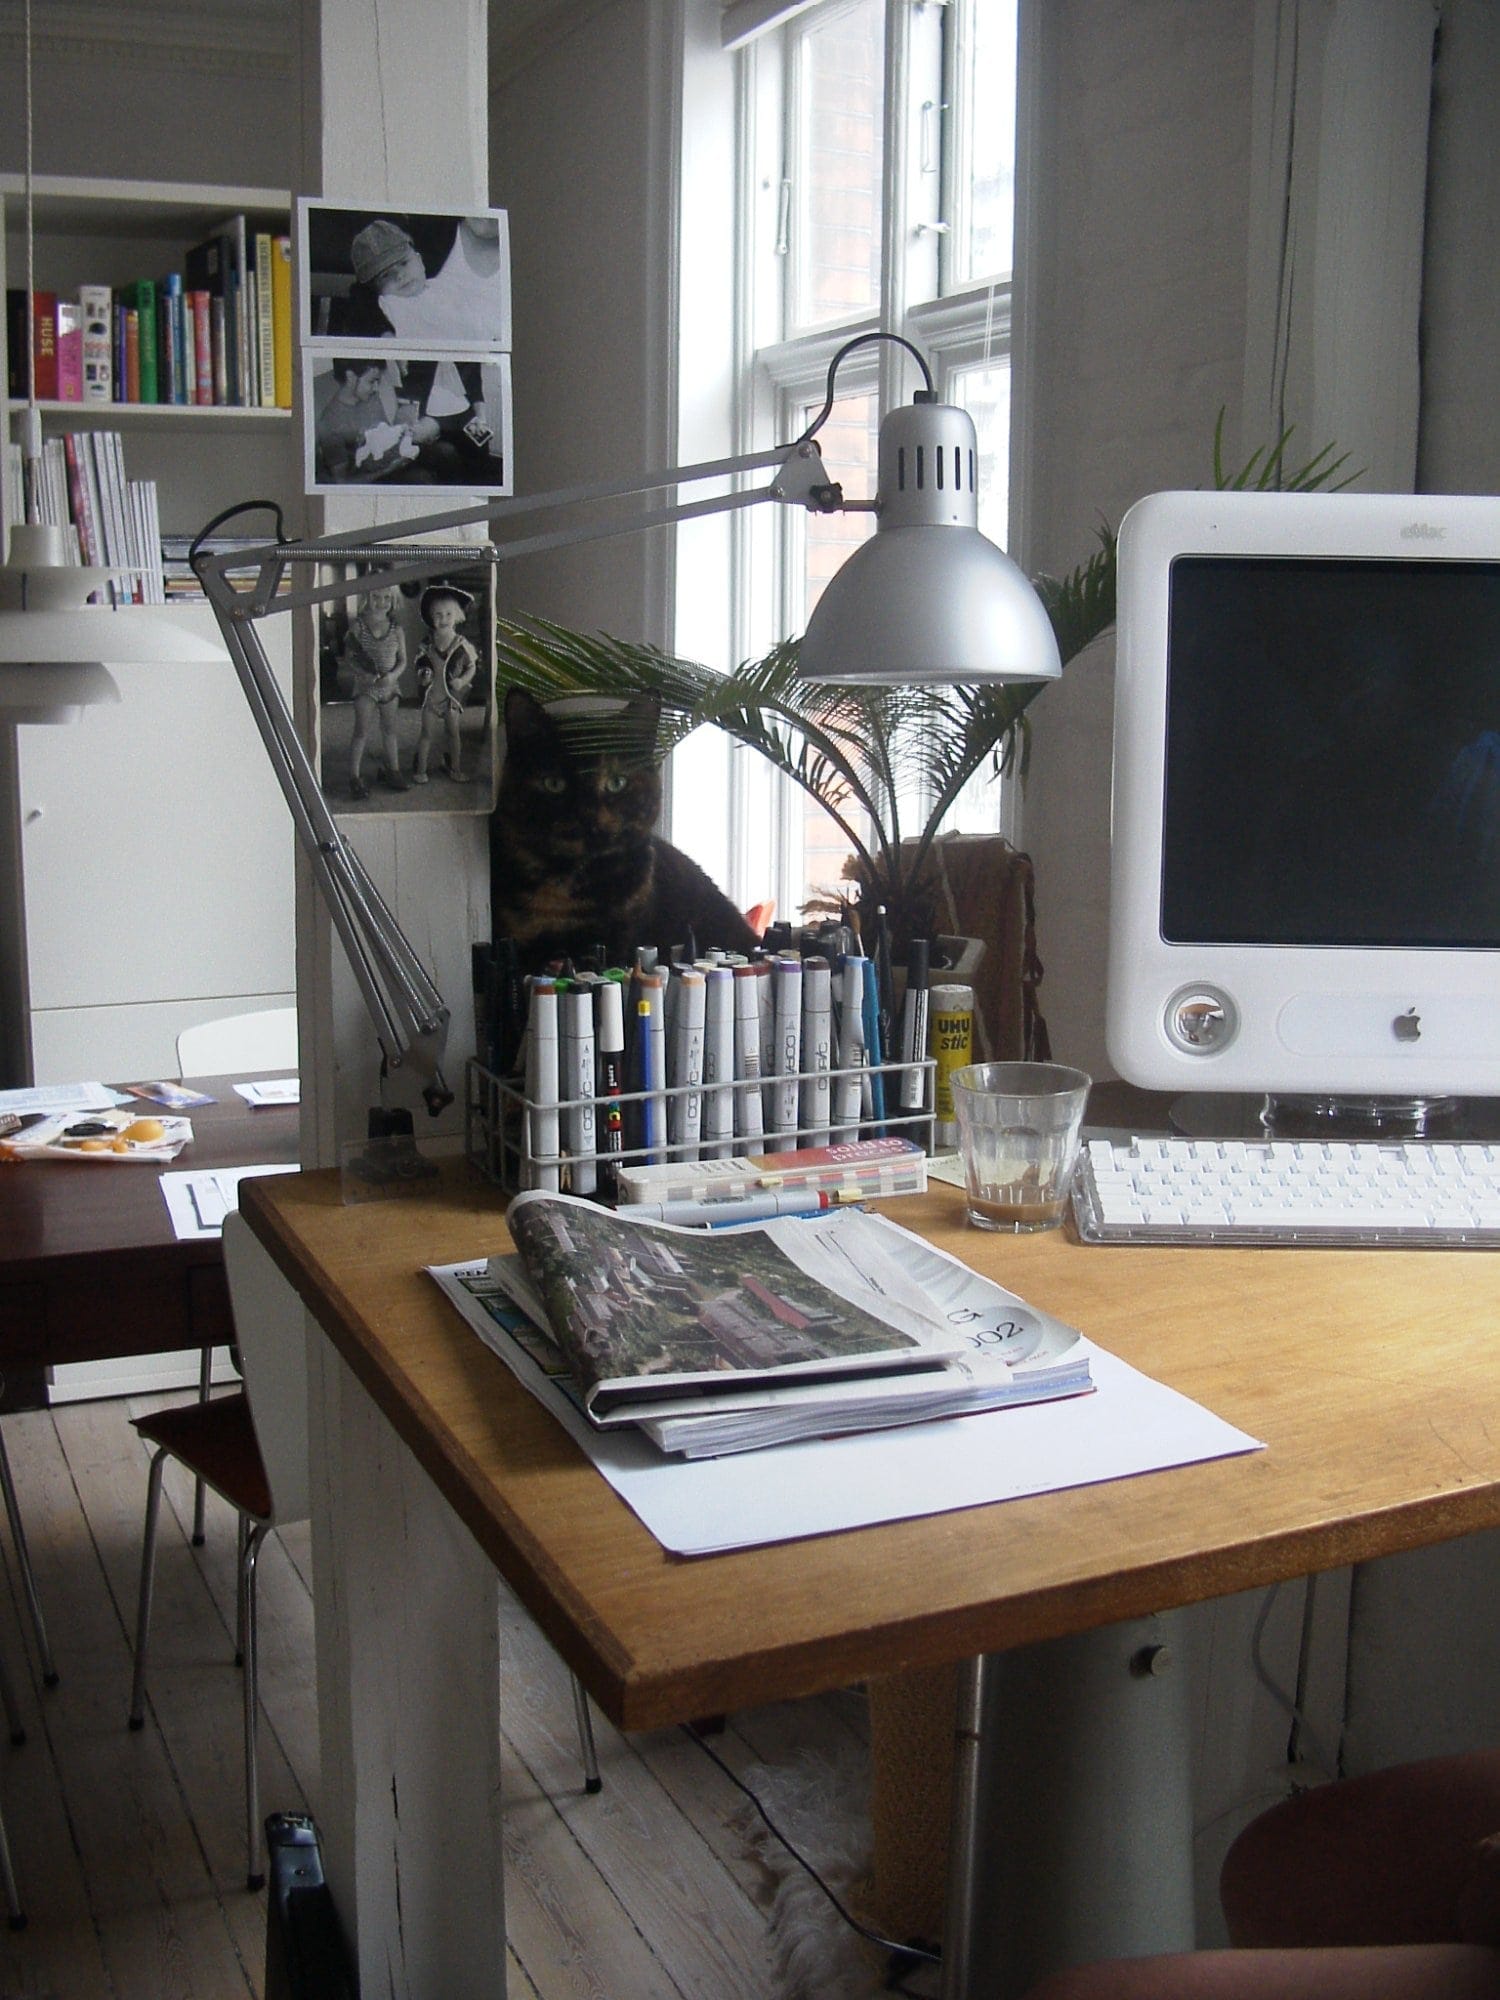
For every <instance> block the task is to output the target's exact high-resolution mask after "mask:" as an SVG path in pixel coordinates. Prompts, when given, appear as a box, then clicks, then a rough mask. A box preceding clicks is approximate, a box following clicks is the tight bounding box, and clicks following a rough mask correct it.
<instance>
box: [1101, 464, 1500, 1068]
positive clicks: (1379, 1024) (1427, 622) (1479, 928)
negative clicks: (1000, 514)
mask: <svg viewBox="0 0 1500 2000" xmlns="http://www.w3.org/2000/svg"><path fill="white" fill-rule="evenodd" d="M1117 659H1118V663H1117V669H1116V685H1115V746H1114V801H1113V828H1112V864H1111V867H1112V879H1111V901H1110V944H1109V996H1108V1030H1107V1032H1108V1043H1109V1050H1110V1055H1111V1057H1112V1059H1113V1061H1114V1063H1115V1065H1116V1066H1117V1068H1118V1069H1119V1071H1120V1073H1121V1075H1122V1076H1124V1077H1125V1078H1126V1079H1127V1080H1129V1081H1130V1082H1133V1083H1136V1084H1140V1085H1142V1086H1144V1087H1146V1088H1148V1089H1156V1090H1178V1091H1215V1092H1229V1093H1242V1092H1264V1093H1266V1094H1268V1095H1270V1096H1276V1097H1293V1098H1308V1099H1315V1100H1316V1099H1330V1098H1341V1099H1349V1098H1353V1099H1374V1100H1381V1099H1415V1100H1422V1099H1433V1098H1438V1097H1444V1096H1449V1095H1456V1096H1463V1097H1485V1096H1500V500H1497V499H1489V498H1451V497H1446V498H1445V497H1434V496H1430V495H1415V496H1410V495H1400V494H1307V493H1303V494H1283V493H1158V494H1153V495H1152V496H1151V497H1150V498H1148V499H1145V500H1142V501H1141V502H1140V503H1139V504H1138V505H1137V506H1135V507H1133V508H1132V509H1131V511H1130V513H1129V514H1128V515H1127V516H1126V518H1125V521H1124V522H1123V524H1122V526H1121V529H1120V547H1119V628H1118V656H1117Z"/></svg>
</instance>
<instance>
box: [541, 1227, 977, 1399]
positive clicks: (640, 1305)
mask: <svg viewBox="0 0 1500 2000" xmlns="http://www.w3.org/2000/svg"><path fill="white" fill-rule="evenodd" d="M851 1213H852V1211H837V1210H835V1211H831V1212H830V1214H829V1215H828V1216H827V1218H821V1217H820V1218H813V1219H810V1220H803V1219H802V1218H796V1219H789V1220H785V1221H781V1222H779V1223H769V1224H762V1225H756V1226H752V1227H749V1228H742V1229H719V1230H702V1229H683V1228H675V1227H673V1226H672V1225H670V1224H667V1223H659V1222H645V1221H637V1220H632V1219H631V1218H629V1217H628V1216H625V1215H620V1214H616V1213H613V1212H612V1211H610V1210H608V1209H604V1208H600V1207H598V1206H597V1205H596V1204H594V1203H593V1202H588V1201H580V1200H577V1199H575V1198H573V1197H571V1196H568V1195H555V1194H548V1193H543V1192H533V1193H529V1194H523V1195H519V1196H518V1197H517V1198H516V1200H515V1201H513V1202H512V1203H511V1206H510V1209H509V1212H508V1215H507V1218H506V1219H507V1222H508V1224H509V1226H510V1231H511V1235H512V1238H513V1239H514V1241H515V1244H516V1247H517V1249H518V1251H519V1252H520V1254H521V1257H522V1259H523V1260H524V1262H525V1265H526V1269H527V1274H528V1276H529V1277H530V1279H531V1281H532V1284H533V1285H534V1287H535V1289H536V1292H537V1294H538V1295H539V1297H540V1300H541V1303H542V1305H543V1307H544V1309H545V1316H546V1324H547V1326H548V1328H549V1330H550V1331H551V1333H552V1335H553V1337H554V1339H555V1340H556V1341H557V1343H558V1345H559V1346H560V1347H561V1348H562V1349H563V1350H564V1351H565V1352H566V1354H567V1356H568V1359H569V1361H570V1362H571V1364H572V1368H573V1373H574V1376H575V1378H576V1379H577V1381H578V1383H579V1385H580V1387H581V1388H582V1391H583V1397H584V1403H585V1407H586V1408H587V1409H588V1410H589V1412H590V1414H591V1415H593V1416H595V1417H601V1418H602V1417H603V1416H604V1415H605V1414H606V1413H607V1412H609V1411H610V1410H611V1409H625V1408H629V1407H632V1406H634V1405H636V1404H639V1403H643V1402H644V1403H650V1404H660V1403H661V1402H663V1401H667V1400H670V1399H673V1398H676V1397H684V1396H689V1397H691V1396H706V1395H716V1394H719V1393H721V1392H723V1393H726V1394H738V1393H739V1392H740V1391H742V1390H743V1389H744V1388H745V1387H746V1386H749V1385H755V1384H764V1383H770V1382H776V1383H780V1382H789V1383H790V1382H797V1381H829V1380H837V1379H839V1378H842V1377H846V1376H855V1375H857V1376H861V1377H863V1376H874V1375H879V1374H890V1373H899V1372H902V1371H905V1370H922V1369H926V1370H934V1371H935V1370H938V1369H941V1367H942V1365H943V1362H944V1360H945V1359H946V1358H947V1357H949V1356H951V1355H955V1354H957V1353H958V1352H959V1351H960V1350H961V1347H962V1341H961V1339H960V1338H958V1337H956V1336H955V1335H954V1334H953V1333H952V1332H951V1330H949V1329H948V1328H946V1327H945V1326H944V1325H943V1324H942V1323H941V1322H940V1321H939V1320H936V1319H934V1318H933V1316H932V1314H931V1312H930V1311H929V1310H928V1309H927V1308H926V1307H925V1306H924V1305H923V1304H922V1303H921V1302H920V1300H913V1299H902V1300H900V1301H897V1300H895V1299H892V1298H889V1297H887V1296H886V1295H884V1294H883V1293H881V1292H879V1291H872V1290H870V1289H869V1288H867V1287H861V1288H860V1289H859V1291H858V1293H857V1294H854V1295H851V1289H850V1287H849V1285H848V1284H847V1282H846V1277H847V1262H846V1260H844V1259H842V1258H841V1257H839V1256H838V1255H837V1254H836V1253H835V1252H833V1251H832V1250H831V1247H830V1246H831V1242H832V1238H831V1236H830V1232H834V1233H836V1232H837V1230H838V1229H839V1228H840V1227H841V1225H843V1224H844V1223H845V1222H846V1221H847V1220H848V1219H849V1217H850V1215H851Z"/></svg>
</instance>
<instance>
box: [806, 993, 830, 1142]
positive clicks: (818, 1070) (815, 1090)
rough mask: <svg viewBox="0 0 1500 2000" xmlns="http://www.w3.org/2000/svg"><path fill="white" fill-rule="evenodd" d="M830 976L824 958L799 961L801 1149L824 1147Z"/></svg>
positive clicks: (826, 1129)
mask: <svg viewBox="0 0 1500 2000" xmlns="http://www.w3.org/2000/svg"><path fill="white" fill-rule="evenodd" d="M831 982H832V974H831V972H830V970H829V965H828V960H827V959H826V958H819V957H813V958H806V959H804V960H803V961H802V1069H803V1072H804V1074H803V1079H802V1095H801V1113H800V1116H801V1123H802V1132H803V1137H802V1144H803V1145H804V1146H826V1145H827V1144H828V1100H829V1076H828V1073H829V1071H830V1070H831V1069H832V1068H833V992H832V984H831Z"/></svg>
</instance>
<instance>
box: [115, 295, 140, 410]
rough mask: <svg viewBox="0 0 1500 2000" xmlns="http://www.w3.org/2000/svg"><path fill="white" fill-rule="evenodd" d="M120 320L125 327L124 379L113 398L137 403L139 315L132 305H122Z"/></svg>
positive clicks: (138, 383)
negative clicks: (118, 391)
mask: <svg viewBox="0 0 1500 2000" xmlns="http://www.w3.org/2000/svg"><path fill="white" fill-rule="evenodd" d="M120 321H121V324H122V325H123V326H124V328H125V379H124V386H123V389H122V390H121V392H120V393H119V394H118V395H117V396H116V398H115V400H116V401H117V402H121V403H138V402H140V400H141V316H140V314H139V313H138V312H137V311H136V309H135V307H134V306H124V307H122V308H121V311H120Z"/></svg>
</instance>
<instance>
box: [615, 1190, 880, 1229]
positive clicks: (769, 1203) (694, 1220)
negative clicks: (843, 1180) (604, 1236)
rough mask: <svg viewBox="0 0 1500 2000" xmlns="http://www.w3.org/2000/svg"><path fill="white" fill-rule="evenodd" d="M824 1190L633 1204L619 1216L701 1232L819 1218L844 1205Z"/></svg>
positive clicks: (788, 1191)
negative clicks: (680, 1225) (777, 1220)
mask: <svg viewBox="0 0 1500 2000" xmlns="http://www.w3.org/2000/svg"><path fill="white" fill-rule="evenodd" d="M846 1205H847V1204H841V1203H840V1201H839V1198H838V1196H837V1195H836V1194H830V1193H829V1192H828V1191H827V1190H826V1189H818V1188H790V1189H788V1190H786V1192H784V1193H782V1194H750V1195H738V1196H734V1197H732V1198H728V1199H725V1200H721V1201H633V1202H632V1203H631V1204H630V1206H629V1208H628V1209H622V1210H620V1213H621V1214H622V1215H629V1216H632V1217H634V1216H640V1217H641V1218H642V1220H643V1221H646V1222H676V1223H685V1224H687V1225H688V1226H689V1227H693V1228H700V1229H727V1228H728V1227H729V1225H730V1224H731V1223H736V1222H770V1221H773V1220H774V1219H775V1217H777V1216H778V1215H821V1214H822V1213H823V1211H824V1210H825V1209H829V1208H838V1207H840V1206H846Z"/></svg>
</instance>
